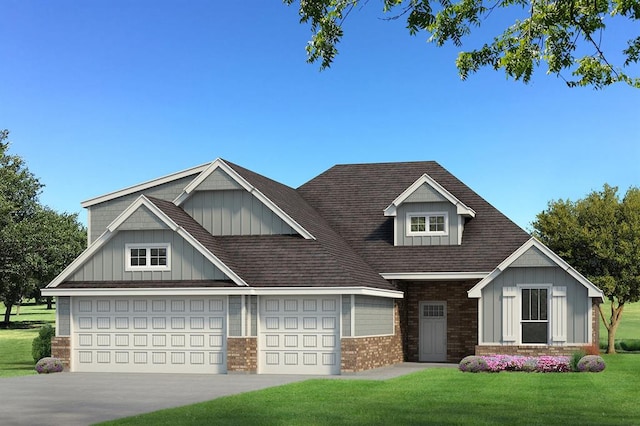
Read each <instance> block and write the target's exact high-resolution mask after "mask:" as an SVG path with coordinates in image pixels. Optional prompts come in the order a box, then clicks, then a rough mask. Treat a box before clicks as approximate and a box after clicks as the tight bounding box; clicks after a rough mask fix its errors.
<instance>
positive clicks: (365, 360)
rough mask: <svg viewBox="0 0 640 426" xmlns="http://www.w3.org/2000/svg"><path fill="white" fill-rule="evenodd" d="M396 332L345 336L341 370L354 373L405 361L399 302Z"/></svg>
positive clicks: (395, 321)
mask: <svg viewBox="0 0 640 426" xmlns="http://www.w3.org/2000/svg"><path fill="white" fill-rule="evenodd" d="M394 317H395V318H394V324H395V327H394V334H393V335H390V336H377V337H343V338H342V339H340V345H341V358H342V359H341V371H342V372H343V373H353V372H357V371H363V370H369V369H372V368H378V367H384V366H387V365H393V364H397V363H399V362H402V361H403V354H402V337H401V331H400V330H401V328H400V309H399V304H398V303H395V308H394Z"/></svg>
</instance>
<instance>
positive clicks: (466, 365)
mask: <svg viewBox="0 0 640 426" xmlns="http://www.w3.org/2000/svg"><path fill="white" fill-rule="evenodd" d="M458 368H459V369H460V371H466V372H469V373H477V372H479V371H488V369H489V367H488V366H487V361H485V360H484V358H482V357H481V356H475V355H470V356H467V357H464V358H462V361H460V364H458Z"/></svg>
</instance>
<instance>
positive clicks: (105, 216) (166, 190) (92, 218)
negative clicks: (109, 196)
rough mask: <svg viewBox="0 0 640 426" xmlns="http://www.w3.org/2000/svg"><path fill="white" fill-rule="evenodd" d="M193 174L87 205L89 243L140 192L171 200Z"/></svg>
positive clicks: (189, 180)
mask: <svg viewBox="0 0 640 426" xmlns="http://www.w3.org/2000/svg"><path fill="white" fill-rule="evenodd" d="M195 176H196V174H194V175H192V176H187V177H184V178H182V179H178V180H175V181H173V182H169V183H166V184H163V185H158V186H156V187H153V188H150V189H147V190H145V191H138V192H135V193H133V194H129V195H125V196H123V197H119V198H116V199H114V200H110V201H105V202H103V203H100V204H95V205H93V206H91V207H89V208H88V210H89V215H88V217H89V229H90V235H89V244H91V243H92V242H93V241H95V240H96V239H97V238H98V237H99V236H100V235H102V233H103V232H104V231H105V230H106V229H107V226H109V224H110V223H111V222H113V220H114V219H115V218H116V217H118V215H119V214H120V213H122V212H123V211H124V210H125V209H126V208H127V207H129V205H130V204H131V203H132V202H133V201H135V199H136V198H138V197H139V196H140V195H141V194H145V195H149V196H152V197H156V198H160V199H162V200H168V201H173V200H175V199H176V198H177V197H178V195H180V193H181V192H182V190H184V188H185V187H186V186H187V185H188V184H189V182H191V181H192V180H193V179H194V177H195Z"/></svg>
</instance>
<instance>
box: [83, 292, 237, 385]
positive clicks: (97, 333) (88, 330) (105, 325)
mask: <svg viewBox="0 0 640 426" xmlns="http://www.w3.org/2000/svg"><path fill="white" fill-rule="evenodd" d="M225 306H226V304H225V298H223V297H218V298H197V299H196V298H193V299H190V298H182V299H178V300H175V299H172V298H158V297H155V298H149V299H145V298H138V299H132V300H131V299H118V298H111V299H108V298H101V299H97V300H91V299H86V300H84V299H77V300H76V301H75V303H74V306H73V309H74V328H75V329H74V333H73V347H74V354H73V361H72V362H73V367H74V370H75V371H109V372H166V373H173V372H184V373H224V372H226V336H225V318H226V315H225V310H224V307H225Z"/></svg>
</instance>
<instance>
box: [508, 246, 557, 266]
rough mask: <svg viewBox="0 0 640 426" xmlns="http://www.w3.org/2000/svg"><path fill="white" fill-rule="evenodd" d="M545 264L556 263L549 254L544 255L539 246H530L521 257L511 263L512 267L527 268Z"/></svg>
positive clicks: (553, 264) (551, 264) (552, 264)
mask: <svg viewBox="0 0 640 426" xmlns="http://www.w3.org/2000/svg"><path fill="white" fill-rule="evenodd" d="M544 266H556V264H555V263H554V262H553V261H552V260H551V259H550V258H548V257H547V256H545V255H544V253H542V252H541V251H540V249H539V248H537V247H533V246H532V247H530V248H529V249H528V250H527V251H525V252H524V253H522V255H521V256H520V257H518V258H517V259H516V260H514V261H513V263H512V264H511V265H510V267H511V268H526V267H544Z"/></svg>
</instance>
